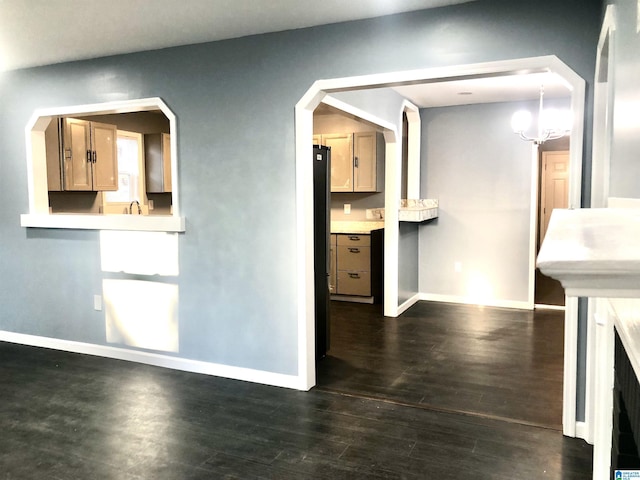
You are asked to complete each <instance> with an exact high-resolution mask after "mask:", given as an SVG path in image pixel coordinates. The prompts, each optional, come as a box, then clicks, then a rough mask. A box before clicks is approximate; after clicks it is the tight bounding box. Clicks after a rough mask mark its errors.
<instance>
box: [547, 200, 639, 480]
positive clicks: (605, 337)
mask: <svg viewBox="0 0 640 480" xmlns="http://www.w3.org/2000/svg"><path fill="white" fill-rule="evenodd" d="M538 267H539V268H540V270H541V271H542V273H544V274H546V275H549V276H551V277H553V278H556V279H557V280H559V281H560V282H561V283H562V285H563V286H564V288H565V291H566V294H567V295H568V296H582V297H590V299H589V312H588V319H587V322H588V325H587V337H588V338H587V342H588V347H587V398H586V403H587V411H586V417H587V418H586V423H587V425H590V426H588V427H587V428H588V429H589V431H590V432H591V433H589V434H587V437H588V438H592V439H593V444H594V451H593V478H594V479H603V478H609V468H610V465H611V432H612V411H613V381H614V358H613V357H614V329H615V331H617V332H618V334H619V335H620V339H621V340H622V344H623V345H624V348H625V350H626V353H627V355H628V356H629V359H630V360H631V363H632V366H633V368H634V370H635V372H636V375H637V376H638V377H639V378H640V375H639V373H640V209H638V208H607V209H581V210H554V211H553V213H552V215H551V221H550V223H549V229H548V230H547V234H546V236H545V239H544V242H543V244H542V247H541V249H540V253H539V255H538ZM590 385H591V386H590ZM590 406H592V408H590Z"/></svg>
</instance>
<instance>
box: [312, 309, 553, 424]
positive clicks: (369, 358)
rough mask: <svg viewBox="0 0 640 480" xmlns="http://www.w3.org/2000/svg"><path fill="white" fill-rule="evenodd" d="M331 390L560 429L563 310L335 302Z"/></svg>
mask: <svg viewBox="0 0 640 480" xmlns="http://www.w3.org/2000/svg"><path fill="white" fill-rule="evenodd" d="M331 308H332V311H331V314H332V317H331V321H332V323H331V348H330V351H329V354H328V356H327V357H326V358H325V359H323V360H322V361H321V362H320V363H319V365H318V386H319V387H320V388H322V389H323V390H328V391H335V392H341V393H348V394H354V395H359V396H363V397H369V398H378V399H386V400H393V401H396V402H400V403H403V404H407V405H414V406H420V407H425V408H435V409H440V410H446V411H453V412H465V413H475V414H480V415H485V416H489V417H492V418H500V419H507V420H510V421H517V422H520V423H524V424H531V425H539V426H544V427H548V428H555V429H557V430H561V429H562V379H563V377H562V374H563V346H564V345H563V342H564V312H562V311H554V310H535V311H534V312H531V311H525V310H513V309H503V308H490V307H478V306H474V305H453V304H445V303H434V302H420V303H418V304H416V305H415V306H413V307H412V308H411V309H409V310H408V311H407V312H405V313H404V314H403V315H402V316H400V317H399V318H395V319H394V318H385V317H383V316H382V307H381V306H380V305H361V304H355V303H347V302H332V307H331Z"/></svg>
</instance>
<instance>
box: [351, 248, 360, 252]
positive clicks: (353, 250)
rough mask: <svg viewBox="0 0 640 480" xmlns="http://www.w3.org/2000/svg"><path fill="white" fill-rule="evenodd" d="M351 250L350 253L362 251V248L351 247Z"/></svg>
mask: <svg viewBox="0 0 640 480" xmlns="http://www.w3.org/2000/svg"><path fill="white" fill-rule="evenodd" d="M349 252H350V253H360V249H359V248H350V249H349Z"/></svg>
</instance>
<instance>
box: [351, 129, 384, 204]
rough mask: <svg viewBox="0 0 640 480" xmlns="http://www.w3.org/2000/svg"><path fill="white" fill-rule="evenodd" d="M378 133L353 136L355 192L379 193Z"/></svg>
mask: <svg viewBox="0 0 640 480" xmlns="http://www.w3.org/2000/svg"><path fill="white" fill-rule="evenodd" d="M376 138H377V134H376V132H367V133H355V134H354V135H353V191H354V192H376V191H378V175H377V167H378V163H379V162H378V158H377V157H378V155H377V153H378V145H377V140H376Z"/></svg>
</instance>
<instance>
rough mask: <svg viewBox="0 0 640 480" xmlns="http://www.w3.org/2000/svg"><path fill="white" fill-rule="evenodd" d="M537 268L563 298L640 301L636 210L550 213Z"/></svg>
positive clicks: (639, 228) (639, 232)
mask: <svg viewBox="0 0 640 480" xmlns="http://www.w3.org/2000/svg"><path fill="white" fill-rule="evenodd" d="M538 267H539V268H540V271H542V273H544V274H545V275H548V276H550V277H553V278H556V279H558V280H560V282H562V285H563V286H564V288H565V289H566V293H567V295H571V296H582V297H625V298H635V297H639V298H640V209H626V208H589V209H580V210H554V211H553V213H552V215H551V221H550V222H549V229H548V230H547V234H546V236H545V239H544V242H543V244H542V247H541V248H540V253H539V254H538Z"/></svg>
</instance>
